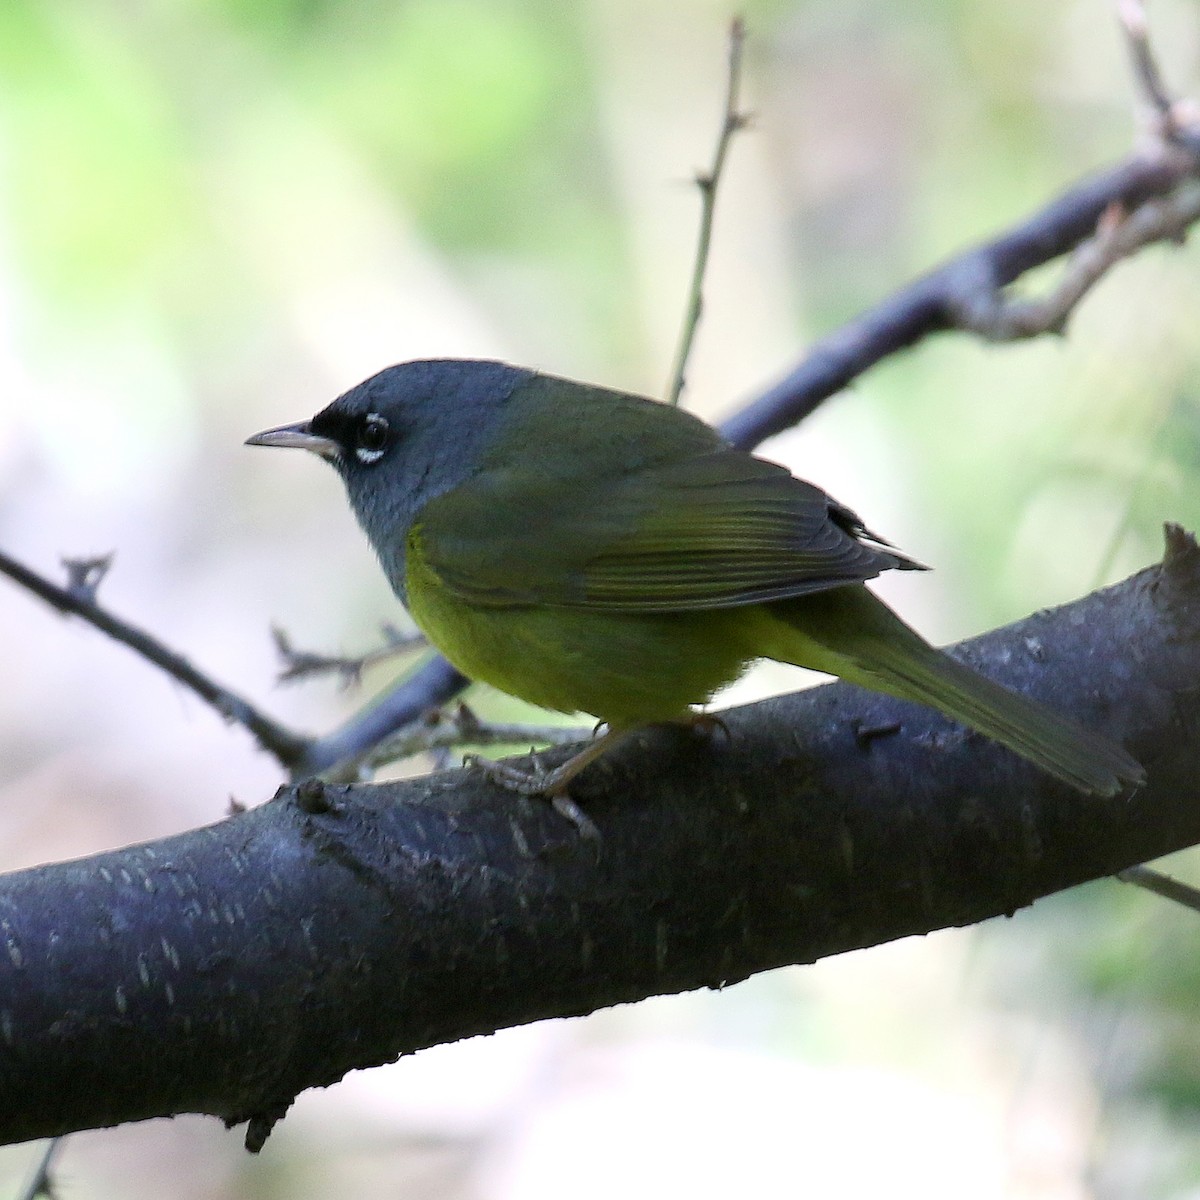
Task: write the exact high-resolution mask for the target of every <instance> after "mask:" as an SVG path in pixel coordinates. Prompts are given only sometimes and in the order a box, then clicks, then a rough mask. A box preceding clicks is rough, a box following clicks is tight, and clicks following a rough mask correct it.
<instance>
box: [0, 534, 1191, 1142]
mask: <svg viewBox="0 0 1200 1200" xmlns="http://www.w3.org/2000/svg"><path fill="white" fill-rule="evenodd" d="M960 649H961V653H962V654H963V655H965V656H966V657H967V658H968V659H969V660H970V661H972V662H973V663H974V664H976V665H977V666H979V667H980V668H982V669H983V670H985V671H986V673H988V674H990V675H993V676H994V677H996V678H998V679H1000V680H1003V681H1005V682H1007V683H1009V684H1011V685H1013V686H1016V687H1019V688H1021V689H1023V690H1026V691H1028V692H1030V693H1031V694H1034V695H1038V696H1040V697H1041V698H1042V699H1043V700H1045V701H1046V702H1047V703H1048V704H1050V705H1052V706H1053V707H1054V708H1056V709H1058V710H1060V711H1063V712H1070V713H1073V714H1074V715H1075V716H1077V717H1078V719H1079V720H1081V721H1082V722H1084V723H1085V724H1087V725H1089V726H1091V727H1094V728H1096V729H1100V730H1104V731H1106V732H1108V733H1109V734H1110V735H1111V736H1113V737H1115V738H1118V739H1120V740H1122V741H1124V742H1125V743H1126V744H1127V745H1128V746H1129V748H1130V749H1131V750H1132V751H1133V753H1134V754H1136V755H1137V756H1138V757H1139V758H1140V759H1141V761H1142V762H1143V763H1144V764H1145V766H1146V767H1147V769H1148V771H1149V782H1148V783H1147V785H1146V786H1145V787H1144V788H1142V789H1140V790H1139V791H1138V792H1137V793H1136V794H1134V795H1132V796H1130V795H1124V796H1119V797H1116V798H1114V799H1111V800H1098V799H1096V798H1094V797H1089V796H1083V795H1079V794H1076V793H1074V792H1072V791H1071V790H1070V789H1067V788H1065V787H1063V786H1061V785H1059V784H1057V783H1056V782H1055V781H1053V780H1052V779H1049V778H1047V777H1044V776H1042V775H1040V774H1039V773H1038V772H1037V771H1036V770H1035V769H1034V768H1032V767H1030V766H1028V765H1027V764H1025V763H1024V762H1022V761H1021V760H1019V759H1017V758H1015V757H1014V756H1013V755H1011V754H1009V753H1008V752H1006V751H1004V750H1003V749H1001V748H999V747H997V746H994V745H993V744H992V743H990V742H988V741H986V740H985V739H983V738H980V737H977V736H975V735H971V734H966V733H964V732H963V731H961V730H960V729H958V728H957V727H955V726H952V725H950V724H949V723H947V722H945V721H943V720H941V719H939V718H938V717H937V716H936V715H934V714H932V713H930V712H928V711H926V710H924V709H921V708H918V707H915V706H911V705H905V704H901V703H898V702H894V701H891V700H888V699H887V698H884V697H880V696H875V695H872V694H869V693H866V692H863V691H860V690H858V689H855V688H852V687H849V686H847V685H844V684H832V685H829V686H827V687H823V688H819V689H814V690H812V691H809V692H805V693H801V694H799V695H793V696H788V697H783V698H781V699H778V700H773V701H768V702H766V703H763V704H758V705H753V706H749V707H746V708H742V709H738V710H736V711H733V712H730V713H728V714H723V716H724V717H725V719H726V720H727V723H728V735H726V734H724V733H722V732H721V731H714V733H713V734H712V735H711V737H709V738H708V739H705V738H697V737H696V736H695V735H691V734H686V733H683V732H678V731H675V732H673V731H669V730H664V731H651V732H648V733H646V734H645V735H644V736H641V737H638V738H635V739H631V741H630V743H628V744H627V745H626V746H624V747H622V748H620V749H619V750H618V751H616V752H614V753H613V754H612V756H611V757H610V758H606V759H605V760H603V761H602V762H601V763H600V764H598V765H597V766H596V767H594V768H592V769H591V770H590V771H589V772H588V773H587V774H585V775H584V776H583V777H582V779H581V782H580V786H579V789H578V792H577V796H578V799H579V801H580V803H581V804H582V806H583V807H584V808H585V809H586V811H587V812H588V814H589V815H590V816H591V817H592V819H593V820H594V821H595V822H596V824H597V825H598V826H599V828H600V830H601V831H602V833H603V838H602V840H601V841H600V842H599V843H596V842H593V841H589V840H587V839H583V838H580V837H579V836H578V835H577V833H576V832H575V830H574V828H573V827H572V826H571V825H569V824H568V823H566V822H565V821H564V820H563V819H562V818H560V817H558V816H557V815H556V814H555V813H554V812H553V811H551V810H550V808H549V807H548V806H547V805H544V804H541V803H537V802H525V801H520V800H517V799H514V797H513V796H511V795H509V794H506V793H500V792H497V791H496V790H495V789H494V788H493V787H491V786H490V785H488V784H486V783H484V782H483V781H482V780H480V779H479V778H477V777H475V776H473V775H470V774H467V773H464V772H459V771H453V772H444V773H441V774H438V775H434V776H430V777H428V778H425V779H419V780H415V781H411V782H406V783H396V784H383V785H373V786H359V787H333V786H322V785H320V784H317V783H313V782H310V783H307V784H302V785H300V787H299V788H291V789H287V790H284V791H282V792H281V793H280V794H279V795H278V796H277V797H276V798H275V800H274V801H272V802H271V803H269V804H265V805H263V806H262V807H260V808H257V809H255V810H252V811H250V812H247V813H244V814H241V815H238V816H235V817H231V818H229V819H228V820H225V821H222V822H220V823H219V824H217V825H214V826H211V827H209V828H207V829H202V830H198V831H195V832H192V833H187V834H183V835H181V836H178V837H174V838H170V839H167V840H164V841H160V842H155V843H151V844H147V845H143V846H136V847H132V848H129V849H126V850H121V851H117V852H114V853H109V854H103V855H98V856H96V857H94V858H90V859H86V860H82V861H78V862H70V863H61V864H55V865H51V866H45V867H39V868H36V869H33V870H27V871H22V872H18V873H16V874H12V875H9V876H7V877H4V878H3V879H0V1141H2V1142H13V1141H20V1140H25V1139H29V1138H34V1137H42V1136H46V1135H49V1134H55V1133H63V1132H66V1131H69V1130H75V1129H84V1128H93V1127H97V1126H104V1125H111V1124H116V1123H118V1122H124V1121H132V1120H139V1119H142V1118H146V1117H152V1116H163V1115H168V1114H174V1113H181V1112H202V1113H211V1114H214V1115H216V1116H219V1117H221V1118H223V1119H224V1120H226V1121H227V1122H230V1123H233V1122H238V1121H244V1120H248V1119H249V1120H251V1128H250V1130H249V1133H248V1134H247V1138H248V1142H249V1143H250V1144H251V1145H252V1146H254V1147H257V1145H259V1144H261V1141H262V1139H263V1138H264V1137H265V1136H266V1133H267V1132H268V1131H269V1129H270V1125H271V1123H272V1121H273V1120H274V1119H276V1118H277V1117H278V1116H280V1115H281V1114H282V1113H283V1112H284V1111H285V1110H286V1108H287V1105H288V1104H289V1103H290V1101H291V1099H292V1098H293V1097H294V1096H295V1095H296V1094H297V1093H298V1092H300V1091H301V1090H303V1089H304V1088H307V1087H313V1086H320V1085H325V1084H329V1083H332V1082H334V1081H335V1080H337V1079H339V1078H340V1077H341V1076H342V1075H343V1074H345V1072H347V1071H348V1070H351V1069H354V1068H356V1067H366V1066H371V1065H375V1064H379V1063H383V1062H388V1061H390V1060H392V1059H394V1058H396V1057H397V1056H398V1055H401V1054H404V1053H407V1052H410V1051H413V1050H416V1049H419V1048H421V1047H424V1046H429V1045H432V1044H435V1043H438V1042H444V1041H451V1040H455V1039H458V1038H462V1037H467V1036H469V1035H472V1034H477V1033H483V1032H487V1031H490V1030H494V1029H497V1028H501V1027H503V1026H508V1025H515V1024H521V1023H523V1022H527V1021H534V1020H538V1019H540V1018H544V1017H551V1016H563V1015H571V1014H578V1013H585V1012H588V1011H591V1010H592V1009H595V1008H598V1007H601V1006H604V1005H609V1004H614V1003H617V1002H620V1001H628V1000H635V999H638V998H640V997H644V996H649V995H653V994H657V993H665V992H674V991H680V990H683V989H688V988H696V987H705V986H712V987H715V986H720V985H722V984H725V983H729V982H733V981H735V980H739V979H742V978H745V977H746V976H747V975H750V974H752V973H754V972H756V971H762V970H765V969H768V968H770V967H775V966H780V965H782V964H785V963H806V962H811V961H813V960H815V959H818V958H821V957H823V956H825V955H829V954H836V953H839V952H841V951H845V950H850V949H853V948H856V947H861V946H868V945H874V944H877V943H880V942H885V941H889V940H891V939H894V938H898V937H903V936H905V935H907V934H912V933H920V932H925V931H928V930H933V929H938V928H942V927H945V926H949V925H962V924H967V923H970V922H975V921H980V920H983V919H984V918H986V917H989V916H994V915H997V914H1002V913H1011V912H1013V911H1014V910H1015V909H1017V908H1020V907H1021V906H1023V905H1025V904H1028V903H1030V902H1031V901H1032V900H1034V899H1036V898H1037V897H1039V896H1044V895H1046V894H1048V893H1050V892H1053V891H1056V890H1058V889H1060V888H1065V887H1069V886H1071V885H1073V884H1076V883H1080V882H1082V881H1084V880H1088V879H1094V878H1097V877H1100V876H1104V875H1107V874H1111V873H1112V872H1114V871H1117V870H1119V869H1121V868H1123V867H1127V866H1129V865H1131V864H1134V863H1138V862H1142V861H1144V860H1146V859H1150V858H1153V857H1155V856H1157V855H1161V854H1164V853H1166V852H1168V851H1172V850H1177V849H1180V848H1182V847H1184V846H1187V845H1190V844H1191V843H1193V842H1196V841H1197V840H1200V782H1198V779H1200V756H1198V752H1197V743H1196V737H1195V734H1196V730H1197V727H1198V725H1200V693H1198V692H1197V687H1196V682H1195V681H1196V680H1197V679H1200V551H1197V549H1196V547H1195V545H1194V544H1193V543H1192V542H1191V540H1190V539H1187V538H1185V537H1184V535H1182V534H1180V533H1179V532H1178V531H1172V533H1171V536H1170V538H1169V548H1168V554H1167V558H1166V561H1165V563H1164V564H1163V565H1162V566H1160V567H1153V568H1150V569H1148V570H1146V571H1143V572H1141V573H1140V574H1138V575H1136V576H1134V577H1132V578H1131V579H1129V580H1126V581H1125V582H1124V583H1122V584H1120V585H1118V586H1117V587H1114V588H1110V589H1107V590H1105V591H1102V592H1098V593H1095V594H1093V595H1091V596H1088V597H1085V598H1084V599H1082V600H1080V601H1078V602H1076V603H1074V604H1071V605H1068V606H1065V607H1063V608H1061V609H1057V610H1054V611H1051V612H1046V613H1038V614H1035V615H1034V616H1032V617H1030V618H1028V619H1026V620H1024V621H1021V622H1018V623H1017V624H1015V625H1011V626H1008V627H1007V628H1005V629H1002V630H998V631H996V632H994V633H991V634H988V635H985V636H984V637H982V638H979V639H976V640H974V641H972V642H969V643H964V645H963V646H962V647H961V648H960ZM568 752H569V751H562V752H560V753H568ZM547 757H551V758H552V757H553V756H547Z"/></svg>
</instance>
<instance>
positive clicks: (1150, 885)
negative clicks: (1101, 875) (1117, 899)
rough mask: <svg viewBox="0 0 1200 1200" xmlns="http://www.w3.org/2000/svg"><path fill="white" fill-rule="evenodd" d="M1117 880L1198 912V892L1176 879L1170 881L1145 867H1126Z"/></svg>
mask: <svg viewBox="0 0 1200 1200" xmlns="http://www.w3.org/2000/svg"><path fill="white" fill-rule="evenodd" d="M1117 878H1118V879H1119V880H1120V881H1121V882H1122V883H1132V884H1134V885H1135V886H1136V887H1140V888H1145V889H1146V891H1148V892H1153V893H1154V894H1155V895H1156V896H1162V897H1164V898H1165V899H1167V900H1174V901H1175V903H1176V904H1182V905H1183V906H1184V908H1190V909H1192V910H1193V911H1194V912H1200V890H1197V889H1196V888H1194V887H1192V886H1191V885H1190V884H1186V883H1180V881H1179V880H1178V879H1172V878H1171V877H1170V876H1169V875H1164V874H1163V873H1162V872H1161V871H1155V870H1153V869H1152V868H1150V867H1146V866H1136V867H1126V869H1125V870H1124V871H1118V872H1117Z"/></svg>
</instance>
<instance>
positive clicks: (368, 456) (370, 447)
mask: <svg viewBox="0 0 1200 1200" xmlns="http://www.w3.org/2000/svg"><path fill="white" fill-rule="evenodd" d="M387 445H388V423H387V421H385V420H384V419H383V417H381V416H380V415H379V414H378V413H367V415H366V416H365V417H363V419H362V420H361V421H360V422H359V425H358V431H357V433H356V434H355V438H354V455H355V457H356V458H357V459H358V461H359V462H361V463H367V464H368V465H369V464H370V463H373V462H378V461H379V460H380V459H381V458H382V457H383V452H384V451H385V450H386V449H387Z"/></svg>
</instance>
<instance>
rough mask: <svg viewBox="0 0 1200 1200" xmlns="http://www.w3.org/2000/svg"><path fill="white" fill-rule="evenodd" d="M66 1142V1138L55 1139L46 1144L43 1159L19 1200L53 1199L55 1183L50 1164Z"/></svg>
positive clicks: (40, 1160)
mask: <svg viewBox="0 0 1200 1200" xmlns="http://www.w3.org/2000/svg"><path fill="white" fill-rule="evenodd" d="M66 1140H67V1139H66V1138H65V1137H54V1138H51V1139H50V1140H49V1141H48V1142H47V1143H46V1148H45V1149H44V1150H43V1151H42V1157H41V1158H40V1159H39V1160H38V1164H37V1167H36V1168H35V1169H34V1172H33V1175H32V1176H31V1177H30V1180H29V1182H28V1183H27V1184H26V1185H25V1187H24V1189H23V1190H22V1191H21V1194H20V1195H19V1196H18V1197H17V1200H39V1197H53V1195H54V1181H53V1180H52V1179H51V1178H50V1164H51V1163H52V1162H53V1161H54V1156H55V1155H56V1154H57V1153H58V1152H59V1151H60V1150H61V1149H62V1147H63V1143H64V1142H65V1141H66Z"/></svg>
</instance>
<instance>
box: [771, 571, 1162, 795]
mask: <svg viewBox="0 0 1200 1200" xmlns="http://www.w3.org/2000/svg"><path fill="white" fill-rule="evenodd" d="M765 608H766V612H767V614H768V620H769V621H770V623H771V626H772V629H773V636H770V637H769V640H770V641H771V648H770V649H768V650H767V651H766V654H767V656H769V657H771V658H776V659H779V660H780V661H782V662H790V663H794V664H795V665H797V666H802V667H810V668H812V669H814V670H817V671H824V672H826V673H827V674H831V675H839V676H841V678H843V679H845V680H847V681H849V682H850V683H856V684H860V685H861V686H863V687H867V688H870V689H872V690H873V691H877V692H884V693H886V694H887V695H890V696H896V697H898V698H899V699H901V700H916V701H918V702H919V703H921V704H927V705H929V706H930V707H931V708H935V709H937V710H938V711H939V712H941V713H943V714H944V715H945V716H948V717H950V718H952V719H953V720H955V721H961V722H962V723H963V724H964V725H967V726H970V728H972V729H974V730H977V731H978V732H979V733H982V734H986V735H987V736H988V737H990V738H993V739H994V740H995V741H997V742H1000V743H1001V745H1004V746H1007V747H1008V748H1009V749H1010V750H1013V751H1015V752H1016V753H1017V754H1019V755H1021V757H1022V758H1026V759H1028V760H1029V761H1030V762H1032V763H1035V764H1036V765H1037V766H1039V767H1041V768H1042V769H1043V770H1044V771H1048V772H1049V773H1050V774H1051V775H1055V776H1057V777H1058V778H1059V779H1061V780H1063V781H1064V782H1066V783H1069V784H1071V785H1072V786H1073V787H1076V788H1078V789H1079V790H1080V791H1082V792H1092V793H1096V794H1098V795H1102V796H1112V795H1115V794H1116V793H1117V792H1119V791H1120V790H1121V789H1122V787H1123V786H1124V785H1125V784H1127V783H1141V782H1142V781H1143V780H1144V779H1145V777H1146V773H1145V771H1144V770H1143V769H1142V766H1141V764H1140V763H1138V762H1137V760H1136V759H1134V758H1132V757H1131V756H1130V755H1129V754H1127V753H1126V752H1125V751H1124V750H1123V749H1122V748H1121V747H1120V746H1118V745H1117V744H1116V743H1115V742H1112V741H1109V740H1108V739H1107V738H1104V737H1101V736H1100V735H1099V734H1096V733H1092V732H1091V731H1090V730H1087V729H1084V728H1083V726H1081V725H1078V724H1076V722H1074V721H1072V720H1071V719H1069V718H1067V717H1063V716H1059V715H1058V714H1057V713H1055V712H1052V711H1051V710H1050V709H1048V708H1046V707H1045V706H1044V705H1042V704H1039V703H1037V702H1036V701H1034V700H1030V699H1028V698H1027V697H1025V696H1022V695H1020V694H1018V693H1017V692H1013V691H1009V689H1008V688H1005V687H1001V686H1000V685H999V684H998V683H993V682H992V681H991V680H990V679H986V678H985V677H984V676H982V675H980V674H979V673H978V672H977V671H973V670H971V668H970V667H966V666H963V664H962V663H960V662H956V661H955V660H954V659H952V658H950V657H949V656H948V655H946V654H943V653H942V652H941V651H940V650H935V649H934V648H933V647H932V646H931V645H929V643H928V642H926V641H925V640H924V639H923V638H922V637H921V636H920V635H919V634H917V633H916V632H915V631H914V630H912V629H910V628H909V627H908V626H907V625H906V624H905V623H904V622H903V621H902V620H900V618H899V617H898V616H896V614H895V613H894V612H892V610H891V609H890V608H888V607H887V605H886V604H884V603H883V601H882V600H880V599H878V598H877V597H876V596H874V595H873V594H872V593H871V592H869V591H868V590H867V589H866V588H865V587H862V586H857V585H855V586H848V587H841V588H835V589H833V590H831V591H828V592H821V593H818V594H816V595H812V596H801V597H797V598H795V599H793V600H785V601H781V602H779V603H777V604H772V605H769V606H765Z"/></svg>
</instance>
